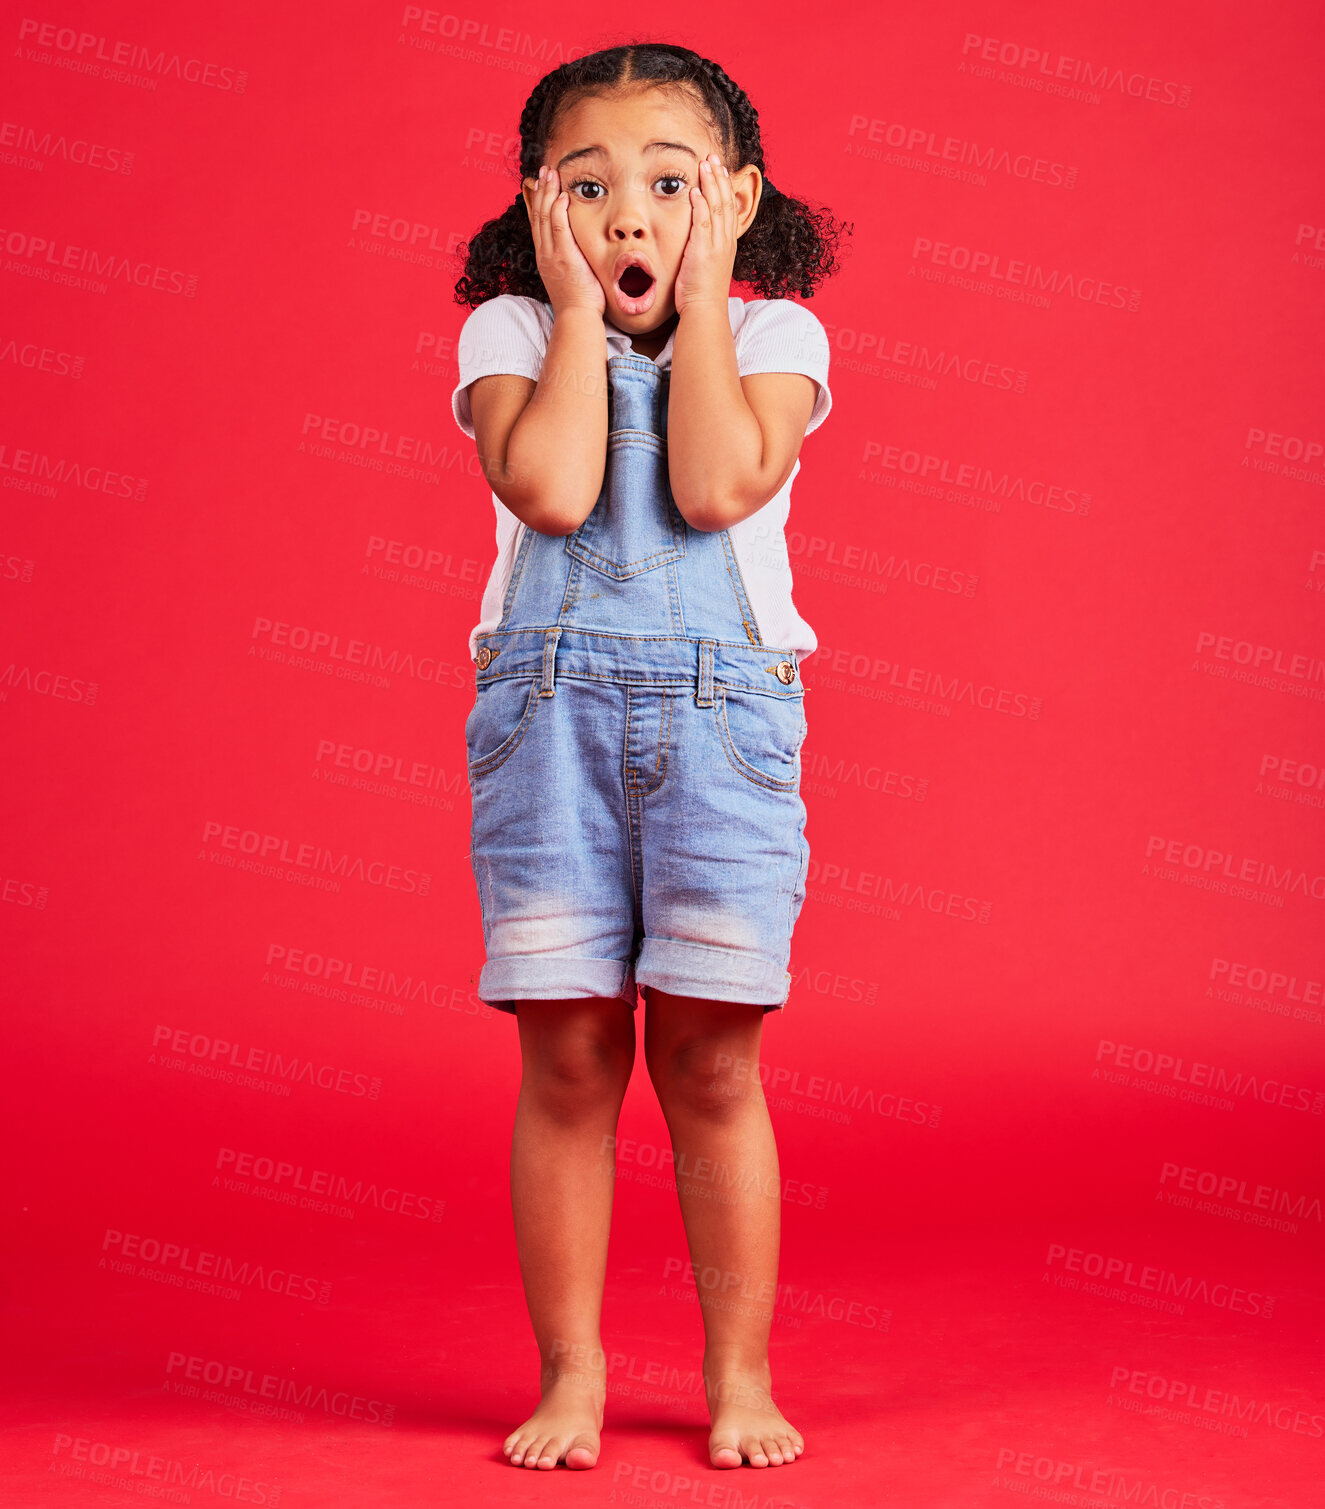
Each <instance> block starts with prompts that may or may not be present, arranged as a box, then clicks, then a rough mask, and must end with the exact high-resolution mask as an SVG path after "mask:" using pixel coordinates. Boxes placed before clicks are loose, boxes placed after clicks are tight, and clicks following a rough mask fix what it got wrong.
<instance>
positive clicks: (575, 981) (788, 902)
mask: <svg viewBox="0 0 1325 1509" xmlns="http://www.w3.org/2000/svg"><path fill="white" fill-rule="evenodd" d="M607 377H608V384H609V388H608V439H607V465H606V472H605V475H604V481H603V489H602V492H601V493H600V495H599V497H598V501H597V503H596V504H595V506H594V509H593V512H592V513H591V514H590V515H589V516H588V518H587V519H586V520H585V521H584V523H583V524H582V525H580V527H579V528H578V529H577V530H575V532H574V533H573V534H570V535H547V534H541V533H539V532H538V531H536V530H533V529H527V530H526V531H525V532H524V535H523V538H522V540H521V543H520V546H519V548H518V550H517V552H516V557H515V561H514V563H513V565H512V570H511V579H510V584H509V586H508V589H507V592H506V595H505V598H504V600H503V605H502V617H501V620H500V622H499V624H498V627H497V628H496V629H495V630H493V631H492V632H491V633H486V634H483V635H481V636H479V640H478V645H477V654H476V656H475V665H476V666H477V672H476V677H475V680H476V686H475V696H474V705H473V708H472V710H471V711H470V714H469V717H468V720H467V721H466V724H465V745H466V754H467V758H468V773H469V787H470V794H471V798H472V803H473V821H472V828H471V845H470V857H471V860H472V862H473V866H474V878H475V880H476V882H477V885H478V893H479V901H480V906H481V910H482V918H483V938H484V944H485V948H486V955H487V958H486V962H485V963H484V966H483V970H482V973H481V975H480V977H479V984H478V995H479V998H480V999H481V1000H483V1001H485V1002H487V1003H488V1004H489V1005H491V1006H494V1007H496V1008H498V1009H499V1010H502V1011H507V1012H510V1013H512V1014H513V1013H514V1011H515V1002H516V1001H517V1000H559V999H564V998H571V997H591V996H592V997H602V998H606V999H619V1000H622V1001H625V1002H626V1003H628V1004H629V1005H630V1006H631V1008H632V1009H633V1008H634V1007H636V1006H637V1005H638V1004H639V1001H638V994H637V992H638V988H639V987H640V986H643V985H652V986H654V987H656V988H657V989H659V990H664V991H667V992H669V993H671V994H674V995H686V996H699V997H702V998H705V999H709V1000H718V1001H736V1002H745V1003H749V1004H755V1005H763V1006H764V1009H765V1011H775V1010H778V1009H780V1008H781V1007H782V1006H783V1005H784V1003H785V1001H786V999H787V994H788V991H789V988H790V984H791V976H790V974H788V972H787V962H788V959H789V956H790V950H791V933H792V928H793V926H794V925H795V922H796V919H797V917H798V915H799V913H800V909H801V904H802V902H803V901H804V899H805V874H806V867H807V865H808V863H809V856H810V851H809V845H808V843H807V842H806V840H805V831H804V830H805V818H806V813H805V806H804V803H803V802H802V800H801V796H800V770H801V760H800V751H801V744H802V742H803V741H804V738H805V735H806V733H807V732H808V729H807V725H806V722H805V711H804V695H805V689H804V686H803V684H802V682H801V678H800V669H799V666H798V664H797V660H796V655H795V653H794V652H793V651H791V650H786V649H779V648H777V647H776V646H769V645H766V644H764V642H763V639H762V638H761V636H760V633H759V626H758V624H757V623H756V622H755V616H754V613H753V611H752V610H751V607H750V601H749V598H748V597H747V595H746V590H745V586H744V584H743V582H742V580H741V572H740V569H739V567H738V564H737V560H736V553H735V550H734V548H733V545H732V540H731V537H730V535H729V534H728V532H727V531H726V530H718V531H704V530H698V529H694V528H692V527H691V526H690V525H688V524H687V523H686V521H685V520H684V519H683V518H682V517H681V514H680V512H679V511H678V509H677V507H676V504H675V502H674V501H673V499H672V493H671V488H670V485H669V482H668V472H667V395H668V386H669V382H670V378H671V374H670V371H668V370H667V369H666V368H660V367H658V366H657V365H656V364H655V363H654V362H653V361H651V360H650V359H649V358H647V357H643V356H637V355H628V356H613V357H610V358H609V359H608V362H607Z"/></svg>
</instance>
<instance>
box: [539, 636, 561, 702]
mask: <svg viewBox="0 0 1325 1509" xmlns="http://www.w3.org/2000/svg"><path fill="white" fill-rule="evenodd" d="M560 638H561V630H560V629H549V630H548V631H547V633H546V634H545V635H544V637H543V684H542V685H541V686H540V687H539V689H538V695H539V696H540V697H555V696H556V695H557V683H556V668H557V641H558V640H559V639H560Z"/></svg>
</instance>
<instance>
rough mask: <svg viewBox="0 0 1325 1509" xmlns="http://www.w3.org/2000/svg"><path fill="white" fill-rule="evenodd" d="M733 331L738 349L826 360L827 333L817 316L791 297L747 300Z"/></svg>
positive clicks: (825, 361)
mask: <svg viewBox="0 0 1325 1509" xmlns="http://www.w3.org/2000/svg"><path fill="white" fill-rule="evenodd" d="M737 321H738V322H739V323H736V324H735V327H734V331H733V333H734V334H735V337H736V345H737V350H738V351H739V350H741V348H742V347H746V348H751V349H752V348H755V347H757V348H758V349H759V350H760V351H761V352H763V351H774V350H778V351H785V352H795V353H797V354H798V355H799V356H801V357H803V358H804V359H805V360H807V361H813V362H822V363H823V364H824V365H825V366H826V365H827V362H828V353H829V345H828V332H827V331H826V330H825V329H824V327H823V325H822V323H821V322H820V320H819V316H818V315H817V314H815V312H814V311H813V310H812V309H807V308H806V307H805V305H804V304H797V303H794V302H793V301H792V300H791V299H746V300H744V301H743V304H742V308H741V309H740V310H739V311H737Z"/></svg>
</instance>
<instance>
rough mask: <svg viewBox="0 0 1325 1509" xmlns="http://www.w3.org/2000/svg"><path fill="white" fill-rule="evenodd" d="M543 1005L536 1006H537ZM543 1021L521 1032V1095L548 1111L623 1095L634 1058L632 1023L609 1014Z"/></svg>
mask: <svg viewBox="0 0 1325 1509" xmlns="http://www.w3.org/2000/svg"><path fill="white" fill-rule="evenodd" d="M542 1004H545V1003H542V1002H535V1003H531V1005H534V1006H538V1005H542ZM554 1015H555V1014H554V1013H552V1012H548V1013H547V1015H546V1018H545V1019H544V1020H541V1021H538V1022H537V1023H536V1024H535V1025H534V1026H533V1028H532V1030H528V1031H526V1032H523V1033H522V1034H521V1049H522V1065H523V1083H522V1087H521V1088H522V1091H525V1092H528V1093H532V1094H534V1095H536V1096H537V1097H538V1098H539V1099H540V1101H542V1102H544V1103H545V1104H546V1105H547V1106H548V1107H549V1108H551V1109H560V1110H562V1111H575V1110H587V1109H592V1108H594V1107H599V1106H601V1105H602V1104H603V1103H604V1102H605V1101H609V1100H612V1099H620V1098H621V1097H623V1096H624V1095H625V1092H626V1085H627V1084H628V1082H629V1080H630V1071H631V1067H632V1065H633V1063H634V1059H635V1038H634V1023H633V1022H631V1021H627V1022H626V1023H625V1030H624V1031H623V1030H622V1024H621V1023H620V1022H619V1021H617V1020H616V1019H615V1017H614V1015H613V1014H611V1013H608V1012H603V1013H600V1014H598V1015H596V1016H595V1015H591V1014H588V1013H581V1014H577V1015H576V1016H575V1017H573V1018H571V1019H566V1018H565V1017H564V1016H563V1017H561V1018H559V1019H555V1020H554V1019H553V1018H554Z"/></svg>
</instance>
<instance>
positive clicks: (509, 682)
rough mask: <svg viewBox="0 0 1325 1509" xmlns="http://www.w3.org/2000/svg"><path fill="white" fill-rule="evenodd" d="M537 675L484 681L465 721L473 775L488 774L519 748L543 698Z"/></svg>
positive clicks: (467, 749) (471, 775)
mask: <svg viewBox="0 0 1325 1509" xmlns="http://www.w3.org/2000/svg"><path fill="white" fill-rule="evenodd" d="M538 686H539V683H538V678H537V677H536V676H504V677H500V678H498V679H497V680H496V681H487V682H484V683H483V685H482V686H480V687H478V689H477V690H476V692H475V694H474V705H473V707H472V708H470V710H469V717H468V718H466V720H465V753H466V756H467V758H468V762H469V774H470V777H471V778H473V777H474V776H479V775H486V774H487V772H488V771H490V770H496V768H497V767H498V766H499V765H500V764H502V763H503V762H504V761H505V760H507V759H508V758H509V757H510V756H511V755H512V754H514V753H515V750H516V749H517V748H518V746H519V744H520V741H521V739H523V738H524V736H525V731H526V730H527V729H528V727H529V722H530V719H531V718H532V717H533V715H534V710H535V708H536V707H537V706H538V704H539V701H540V700H541V699H540V697H539V695H538Z"/></svg>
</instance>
